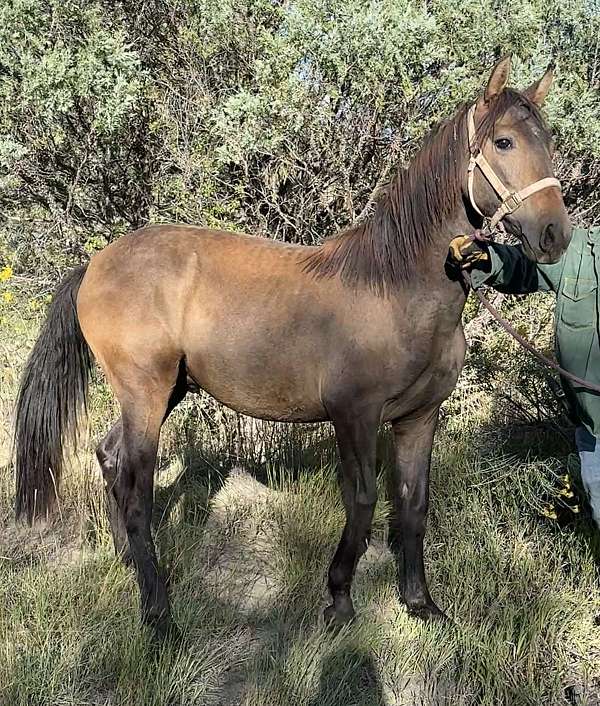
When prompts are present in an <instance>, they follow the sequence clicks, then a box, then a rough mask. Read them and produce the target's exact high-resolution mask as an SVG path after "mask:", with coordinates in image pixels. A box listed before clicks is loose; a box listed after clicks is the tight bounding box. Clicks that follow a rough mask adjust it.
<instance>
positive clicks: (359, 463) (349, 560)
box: [324, 410, 379, 625]
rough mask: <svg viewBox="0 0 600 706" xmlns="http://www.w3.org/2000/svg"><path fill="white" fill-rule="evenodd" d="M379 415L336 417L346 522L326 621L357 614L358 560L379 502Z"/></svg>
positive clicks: (331, 579) (331, 578)
mask: <svg viewBox="0 0 600 706" xmlns="http://www.w3.org/2000/svg"><path fill="white" fill-rule="evenodd" d="M378 421H379V415H378V414H371V415H366V416H365V415H364V414H363V415H361V416H355V415H353V414H352V413H351V412H350V410H345V411H344V412H342V413H341V414H340V415H336V416H334V418H333V423H334V427H335V433H336V437H337V442H338V448H339V452H340V459H341V489H342V497H343V500H344V508H345V510H346V525H345V527H344V531H343V533H342V538H341V540H340V543H339V545H338V548H337V550H336V552H335V555H334V557H333V561H332V562H331V566H330V567H329V591H330V592H331V597H332V599H333V604H332V605H330V606H329V607H328V608H327V609H326V610H325V615H324V617H325V622H326V623H334V624H337V625H341V624H343V623H346V622H348V621H349V620H351V619H352V618H353V617H354V607H353V605H352V598H351V596H350V589H351V585H352V579H353V577H354V572H355V569H356V565H357V563H358V560H359V559H360V557H361V556H362V554H364V552H365V551H366V549H367V546H368V543H369V539H370V537H371V522H372V520H373V512H374V510H375V503H376V502H377V482H376V475H375V453H376V444H377V426H378Z"/></svg>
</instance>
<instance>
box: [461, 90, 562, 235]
mask: <svg viewBox="0 0 600 706" xmlns="http://www.w3.org/2000/svg"><path fill="white" fill-rule="evenodd" d="M476 108H477V104H476V103H473V105H472V106H471V107H470V108H469V112H468V114H467V126H468V134H469V150H470V153H471V157H470V159H469V167H468V170H467V172H468V178H467V183H468V189H469V200H470V201H471V205H472V206H473V208H474V209H475V210H476V211H477V213H478V214H479V215H480V216H483V217H484V218H486V216H485V214H483V213H482V212H481V211H480V210H479V208H478V207H477V204H476V203H475V196H474V194H473V181H474V173H475V167H479V169H480V171H481V173H482V174H483V176H484V177H485V178H486V179H487V180H488V182H489V184H490V186H491V187H492V189H494V191H495V192H496V194H498V196H499V197H500V206H498V208H497V209H496V212H495V213H494V215H493V216H492V217H491V219H490V222H489V229H490V230H494V228H495V227H496V226H497V225H498V223H499V222H500V221H501V220H502V219H503V218H504V216H506V215H508V214H509V213H512V212H513V211H516V210H517V209H518V208H519V206H520V205H521V204H522V203H523V201H525V199H527V198H529V197H530V196H532V195H533V194H535V193H537V192H538V191H542V190H543V189H548V188H550V187H552V186H554V187H556V188H557V189H560V188H561V187H560V181H558V179H555V178H554V177H545V178H544V179H539V180H538V181H535V182H534V183H533V184H530V185H529V186H526V187H525V188H524V189H521V190H520V191H510V190H509V189H507V188H506V186H504V184H503V183H502V181H501V179H499V178H498V176H497V175H496V173H495V172H494V170H493V169H492V166H491V165H490V163H489V162H488V161H487V159H486V158H485V157H484V156H483V152H482V151H481V147H480V146H479V143H478V142H477V133H476V131H475V110H476Z"/></svg>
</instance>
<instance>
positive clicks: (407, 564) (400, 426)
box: [390, 407, 446, 618]
mask: <svg viewBox="0 0 600 706" xmlns="http://www.w3.org/2000/svg"><path fill="white" fill-rule="evenodd" d="M438 410H439V407H435V408H434V409H432V410H428V411H427V412H424V413H423V414H421V415H419V417H418V418H417V417H415V418H411V419H400V420H397V421H396V422H394V423H393V425H392V430H393V433H394V449H395V456H396V463H395V468H394V470H393V471H392V474H391V478H390V495H391V499H392V504H393V513H392V516H391V518H390V544H391V548H392V550H393V551H394V553H395V554H396V556H397V559H398V563H399V574H400V576H401V584H400V591H401V593H402V595H403V597H404V601H405V603H406V606H407V608H408V611H409V613H411V614H412V615H415V616H418V617H420V618H445V617H446V616H445V615H444V613H443V612H442V611H441V610H440V609H439V608H438V607H437V606H436V604H435V603H434V602H433V600H432V598H431V596H430V594H429V589H428V587H427V580H426V578H425V567H424V563H423V539H424V537H425V528H426V524H427V510H428V508H429V465H430V462H431V449H432V446H433V436H434V433H435V428H436V425H437V419H438ZM400 561H402V563H403V566H400Z"/></svg>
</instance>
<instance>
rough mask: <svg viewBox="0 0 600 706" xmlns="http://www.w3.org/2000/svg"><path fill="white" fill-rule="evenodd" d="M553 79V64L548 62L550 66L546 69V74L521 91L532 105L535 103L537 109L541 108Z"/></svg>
mask: <svg viewBox="0 0 600 706" xmlns="http://www.w3.org/2000/svg"><path fill="white" fill-rule="evenodd" d="M553 79H554V62H553V61H552V62H550V65H549V66H548V68H547V69H546V73H545V74H544V75H543V76H542V78H541V79H540V80H539V81H536V82H535V83H532V84H531V86H529V88H527V89H525V90H524V91H523V93H524V94H525V95H526V96H527V98H529V100H530V101H531V102H532V103H535V104H536V105H537V106H538V107H541V106H542V104H543V102H544V101H545V100H546V96H547V95H548V91H549V90H550V86H551V85H552V80H553Z"/></svg>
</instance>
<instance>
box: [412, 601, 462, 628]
mask: <svg viewBox="0 0 600 706" xmlns="http://www.w3.org/2000/svg"><path fill="white" fill-rule="evenodd" d="M406 608H407V611H408V614H409V615H410V616H411V617H413V618H418V619H419V620H423V621H425V622H435V623H448V624H450V623H452V621H451V620H450V618H449V617H448V616H447V615H446V613H444V611H443V610H440V609H439V608H438V607H437V606H436V604H435V603H424V604H423V603H422V604H418V605H407V607H406Z"/></svg>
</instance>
